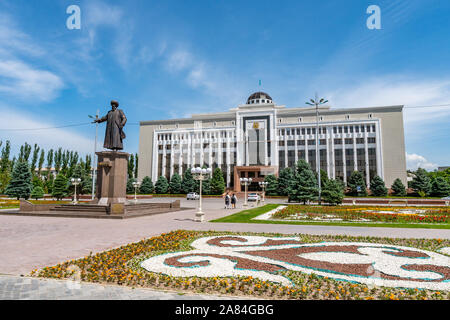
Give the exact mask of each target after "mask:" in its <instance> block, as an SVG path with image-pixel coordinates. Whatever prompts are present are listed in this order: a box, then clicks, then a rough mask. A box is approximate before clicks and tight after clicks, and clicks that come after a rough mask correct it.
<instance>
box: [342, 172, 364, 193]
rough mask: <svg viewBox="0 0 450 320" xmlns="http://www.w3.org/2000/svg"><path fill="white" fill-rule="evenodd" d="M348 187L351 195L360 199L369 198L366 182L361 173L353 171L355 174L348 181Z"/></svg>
mask: <svg viewBox="0 0 450 320" xmlns="http://www.w3.org/2000/svg"><path fill="white" fill-rule="evenodd" d="M347 185H348V187H349V188H350V193H349V194H350V195H352V196H359V197H361V196H362V197H364V196H367V190H366V182H365V180H364V176H363V174H362V173H361V172H359V171H353V173H352V174H351V175H350V178H349V179H348V181H347ZM358 187H359V191H358Z"/></svg>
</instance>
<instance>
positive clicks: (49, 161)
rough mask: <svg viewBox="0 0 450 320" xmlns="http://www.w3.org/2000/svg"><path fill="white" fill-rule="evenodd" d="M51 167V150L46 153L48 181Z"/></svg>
mask: <svg viewBox="0 0 450 320" xmlns="http://www.w3.org/2000/svg"><path fill="white" fill-rule="evenodd" d="M52 165H53V149H50V150H49V151H48V152H47V179H50V175H52V174H51V171H52Z"/></svg>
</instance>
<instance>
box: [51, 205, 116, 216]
mask: <svg viewBox="0 0 450 320" xmlns="http://www.w3.org/2000/svg"><path fill="white" fill-rule="evenodd" d="M50 211H73V212H94V213H96V214H98V213H104V214H106V213H107V212H108V207H107V206H98V205H86V204H63V205H60V206H56V207H54V208H51V209H50Z"/></svg>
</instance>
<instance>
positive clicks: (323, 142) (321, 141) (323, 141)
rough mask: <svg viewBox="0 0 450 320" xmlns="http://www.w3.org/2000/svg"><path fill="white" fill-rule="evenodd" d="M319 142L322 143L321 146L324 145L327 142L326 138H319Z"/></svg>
mask: <svg viewBox="0 0 450 320" xmlns="http://www.w3.org/2000/svg"><path fill="white" fill-rule="evenodd" d="M319 144H320V145H322V146H324V145H326V144H327V140H326V139H320V140H319Z"/></svg>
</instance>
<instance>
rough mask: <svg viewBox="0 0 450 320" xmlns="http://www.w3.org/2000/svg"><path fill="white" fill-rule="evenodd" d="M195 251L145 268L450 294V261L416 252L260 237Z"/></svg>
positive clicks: (200, 243)
mask: <svg viewBox="0 0 450 320" xmlns="http://www.w3.org/2000/svg"><path fill="white" fill-rule="evenodd" d="M191 246H192V247H193V248H194V249H193V250H191V251H185V252H175V253H167V254H162V255H159V256H155V257H151V258H149V259H147V260H145V261H143V262H142V263H141V266H142V267H143V268H145V269H146V270H148V271H151V272H158V273H164V274H168V275H171V276H178V277H192V276H197V277H229V276H231V277H239V276H252V277H254V278H259V279H261V280H265V281H272V282H277V283H281V284H282V285H287V286H290V285H291V282H290V280H289V279H288V278H287V277H284V276H282V275H281V274H279V272H280V271H284V270H293V271H300V272H304V273H308V274H310V273H315V274H316V275H319V276H322V277H329V278H334V279H337V280H344V281H351V282H358V283H364V284H367V285H377V286H386V287H404V288H423V289H431V290H450V257H448V256H446V255H443V254H439V253H436V252H431V251H426V250H421V249H417V248H412V247H403V246H396V245H390V244H389V245H388V244H378V243H364V242H321V243H302V242H300V241H299V239H298V238H294V237H287V238H269V237H259V236H214V237H204V238H200V239H197V240H195V241H194V242H192V244H191Z"/></svg>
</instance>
